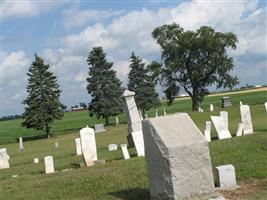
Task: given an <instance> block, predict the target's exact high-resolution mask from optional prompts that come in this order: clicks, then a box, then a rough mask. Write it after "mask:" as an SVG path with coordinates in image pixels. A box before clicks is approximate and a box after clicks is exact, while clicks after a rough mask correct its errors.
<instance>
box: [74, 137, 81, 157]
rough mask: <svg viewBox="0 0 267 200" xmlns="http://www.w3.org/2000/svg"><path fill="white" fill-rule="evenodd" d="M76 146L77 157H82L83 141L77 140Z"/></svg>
mask: <svg viewBox="0 0 267 200" xmlns="http://www.w3.org/2000/svg"><path fill="white" fill-rule="evenodd" d="M75 146H76V155H77V156H80V155H82V147H81V139H80V138H75Z"/></svg>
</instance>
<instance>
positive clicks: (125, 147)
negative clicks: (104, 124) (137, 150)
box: [121, 144, 130, 160]
mask: <svg viewBox="0 0 267 200" xmlns="http://www.w3.org/2000/svg"><path fill="white" fill-rule="evenodd" d="M121 150H122V153H123V157H124V159H125V160H128V159H130V155H129V152H128V149H127V144H121Z"/></svg>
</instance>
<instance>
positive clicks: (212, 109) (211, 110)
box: [210, 104, 214, 112]
mask: <svg viewBox="0 0 267 200" xmlns="http://www.w3.org/2000/svg"><path fill="white" fill-rule="evenodd" d="M213 111H214V107H213V105H212V104H210V112H213Z"/></svg>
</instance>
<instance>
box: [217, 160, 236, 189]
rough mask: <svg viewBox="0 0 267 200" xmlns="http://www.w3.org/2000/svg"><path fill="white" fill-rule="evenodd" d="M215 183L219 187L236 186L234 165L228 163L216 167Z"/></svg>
mask: <svg viewBox="0 0 267 200" xmlns="http://www.w3.org/2000/svg"><path fill="white" fill-rule="evenodd" d="M216 184H217V185H218V186H219V187H221V188H226V187H234V186H236V177H235V167H234V166H233V165H230V164H229V165H222V166H218V167H216Z"/></svg>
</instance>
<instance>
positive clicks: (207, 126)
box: [204, 121, 211, 142]
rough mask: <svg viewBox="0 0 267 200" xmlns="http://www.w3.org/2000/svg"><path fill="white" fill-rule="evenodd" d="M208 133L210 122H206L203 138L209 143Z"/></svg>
mask: <svg viewBox="0 0 267 200" xmlns="http://www.w3.org/2000/svg"><path fill="white" fill-rule="evenodd" d="M210 132H211V121H206V127H205V131H204V136H205V138H206V141H207V142H210V141H211V138H210Z"/></svg>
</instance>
